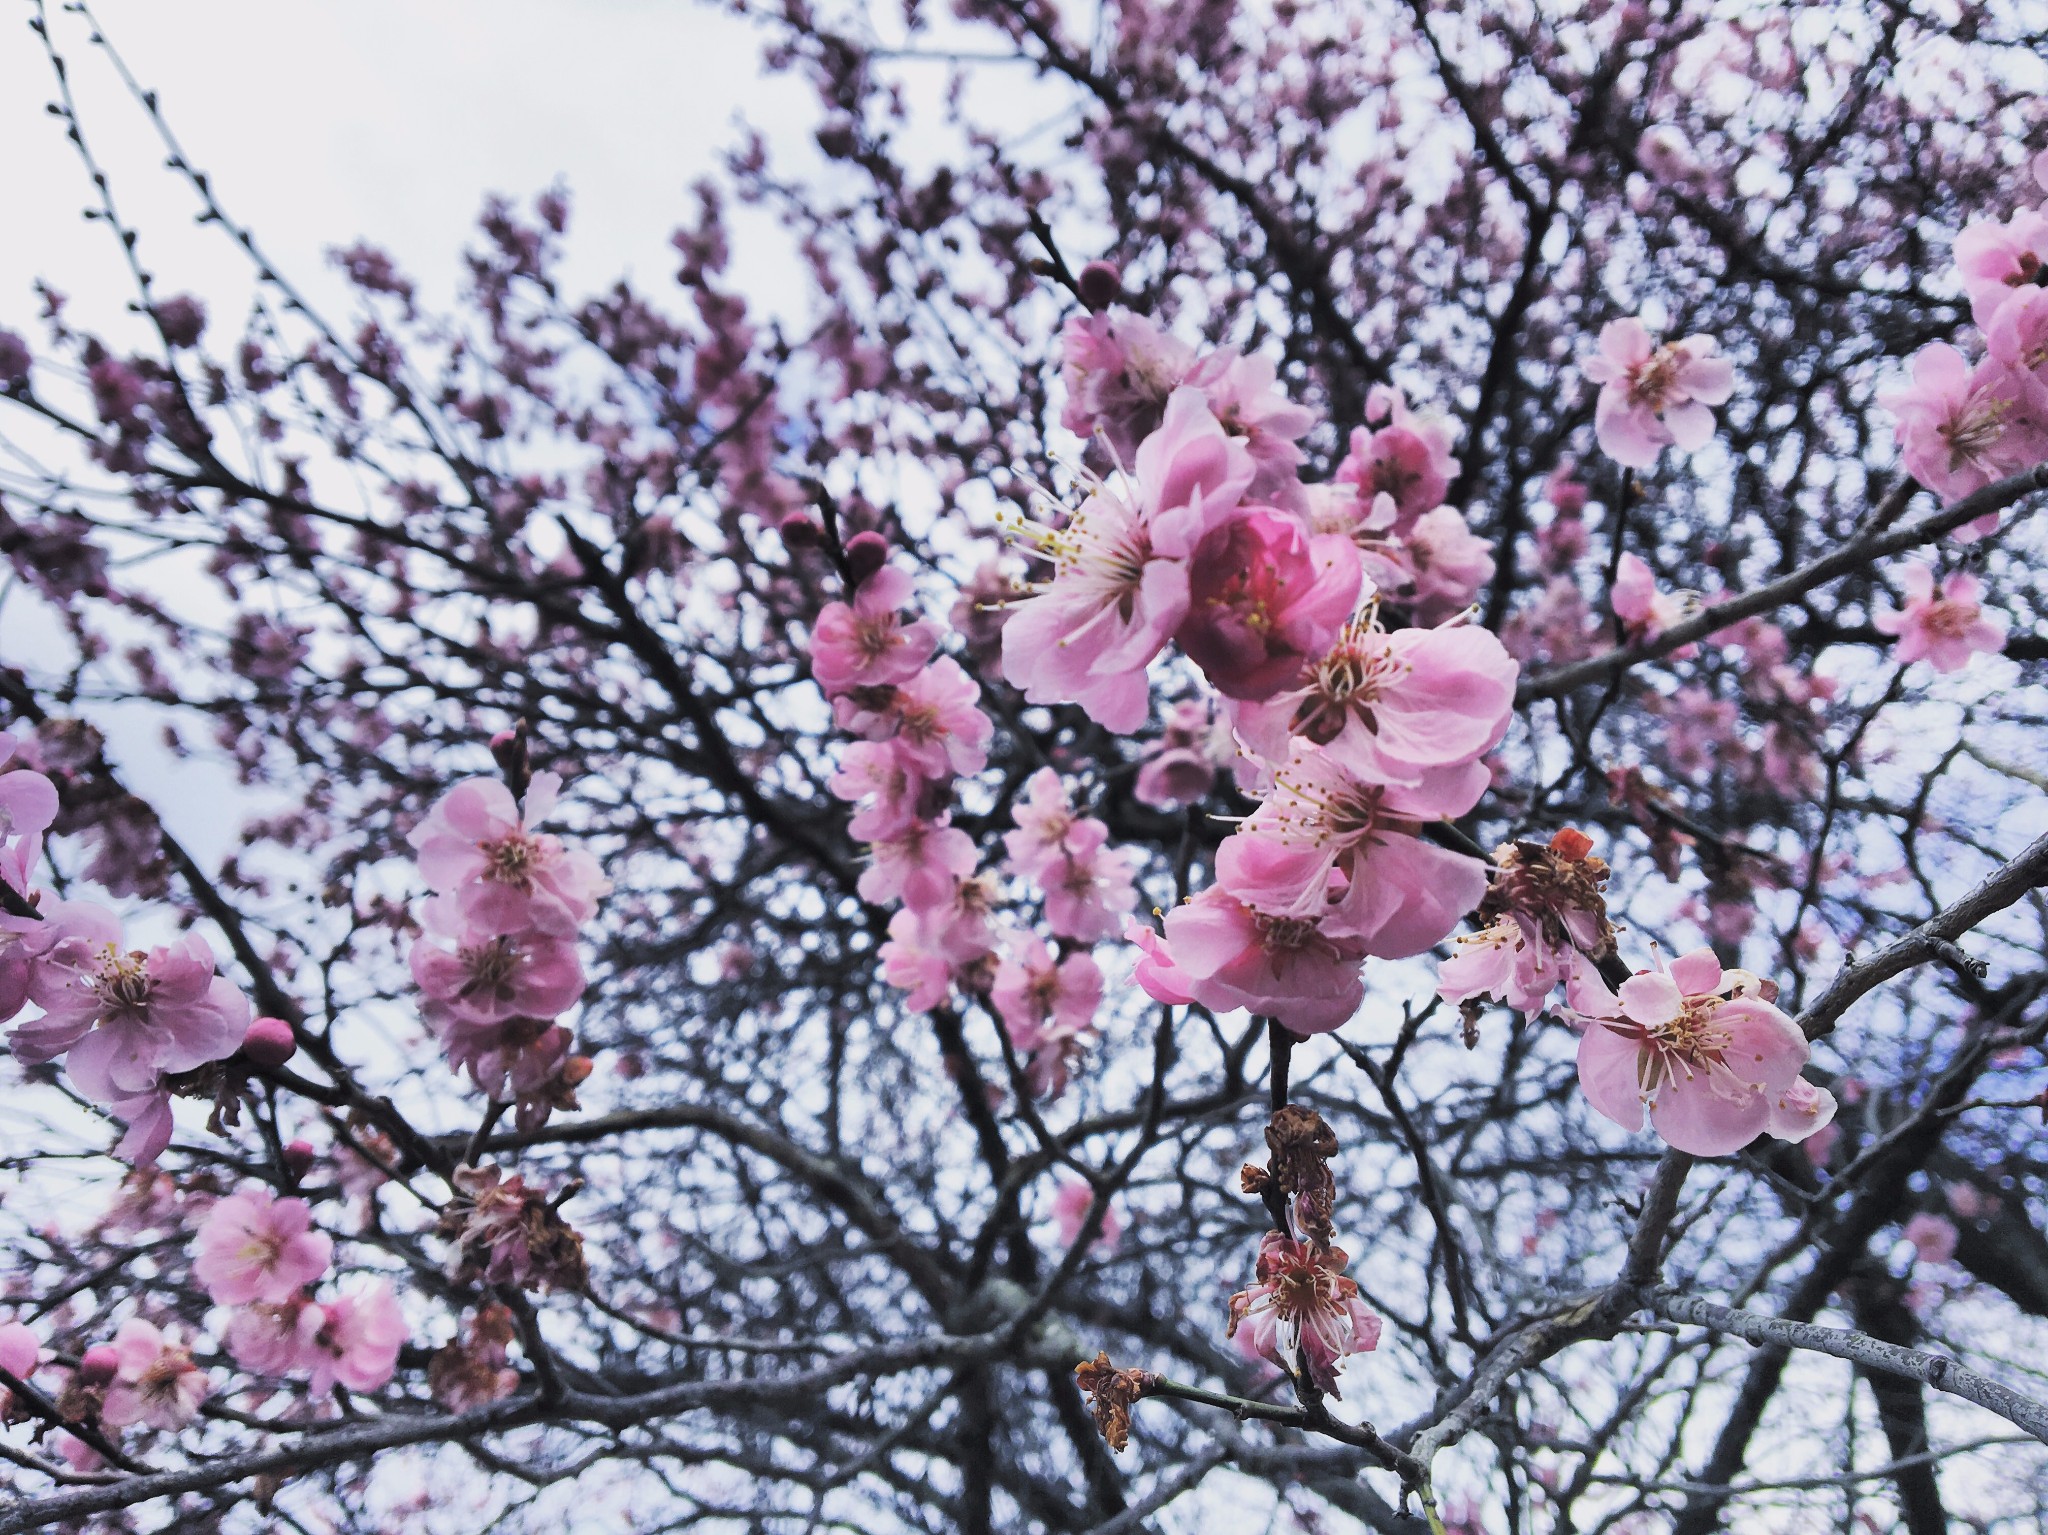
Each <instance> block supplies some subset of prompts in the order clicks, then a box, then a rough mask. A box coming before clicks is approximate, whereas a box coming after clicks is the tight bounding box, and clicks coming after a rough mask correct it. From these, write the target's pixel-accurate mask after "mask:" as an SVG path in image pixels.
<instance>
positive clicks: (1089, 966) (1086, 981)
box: [989, 933, 1103, 1053]
mask: <svg viewBox="0 0 2048 1535" xmlns="http://www.w3.org/2000/svg"><path fill="white" fill-rule="evenodd" d="M1102 984H1103V983H1102V967H1101V966H1099V965H1097V964H1096V963H1095V960H1094V959H1093V958H1092V957H1091V956H1090V955H1088V954H1085V953H1074V954H1069V955H1067V956H1066V957H1065V958H1064V959H1057V958H1055V956H1054V954H1053V951H1052V949H1051V948H1050V947H1049V946H1048V945H1047V944H1046V942H1045V940H1044V939H1042V938H1040V937H1038V936H1036V935H1035V934H1030V933H1025V934H1020V935H1019V936H1018V937H1017V938H1016V939H1015V940H1013V941H1012V943H1011V944H1010V948H1009V952H1008V953H1007V954H1006V955H1005V956H1004V957H1003V961H1002V963H1001V964H999V965H997V966H996V974H995V980H994V982H993V983H992V984H991V985H990V987H989V1004H990V1005H991V1006H992V1007H993V1008H994V1009H995V1011H996V1016H997V1017H999V1018H1001V1019H1002V1020H1003V1028H1004V1029H1005V1030H1006V1031H1007V1032H1008V1034H1009V1036H1010V1042H1011V1043H1012V1044H1014V1045H1015V1046H1016V1047H1017V1048H1018V1049H1019V1050H1020V1051H1024V1052H1026V1053H1029V1052H1030V1051H1033V1050H1037V1049H1039V1048H1040V1047H1041V1046H1043V1045H1045V1044H1046V1043H1048V1042H1049V1041H1052V1040H1057V1039H1065V1038H1070V1037H1073V1036H1076V1035H1079V1034H1081V1033H1084V1032H1085V1031H1086V1030H1087V1029H1089V1028H1090V1027H1091V1026H1092V1024H1093V1023H1094V1019H1095V1012H1096V1009H1097V1008H1099V1007H1100V1006H1101V1005H1102Z"/></svg>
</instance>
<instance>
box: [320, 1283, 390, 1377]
mask: <svg viewBox="0 0 2048 1535" xmlns="http://www.w3.org/2000/svg"><path fill="white" fill-rule="evenodd" d="M320 1310H321V1324H320V1328H319V1331H317V1332H316V1333H314V1334H313V1337H312V1341H311V1342H310V1343H309V1344H308V1345H307V1348H306V1354H305V1358H304V1360H303V1364H304V1366H305V1368H306V1369H307V1370H308V1371H310V1372H311V1375H312V1382H311V1384H312V1389H313V1392H314V1394H315V1395H323V1394H325V1393H326V1391H327V1390H328V1388H329V1387H331V1386H333V1385H334V1384H335V1383H337V1382H339V1383H340V1384H341V1385H344V1386H346V1387H348V1389H349V1390H351V1391H375V1390H376V1389H377V1388H378V1387H379V1386H381V1385H383V1384H384V1383H385V1382H386V1381H388V1380H390V1379H391V1375H392V1372H393V1371H394V1370H396V1369H397V1367H398V1351H399V1349H400V1348H402V1347H403V1346H404V1344H405V1316H404V1313H403V1312H401V1311H400V1310H399V1308H398V1297H397V1296H396V1295H394V1294H393V1293H392V1291H391V1282H390V1281H389V1280H388V1279H378V1280H375V1281H373V1282H371V1283H370V1284H367V1285H364V1286H362V1287H361V1288H359V1289H357V1290H355V1291H353V1292H351V1293H349V1294H345V1295H338V1296H336V1297H335V1298H334V1299H333V1300H330V1301H327V1302H325V1303H324V1304H323V1305H322V1306H321V1308H320Z"/></svg>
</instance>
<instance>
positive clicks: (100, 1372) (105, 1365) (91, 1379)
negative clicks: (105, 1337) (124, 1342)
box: [78, 1343, 121, 1386]
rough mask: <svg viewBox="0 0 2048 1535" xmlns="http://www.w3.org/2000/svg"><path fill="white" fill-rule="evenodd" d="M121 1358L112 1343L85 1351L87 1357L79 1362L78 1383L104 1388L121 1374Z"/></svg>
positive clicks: (102, 1344) (98, 1345)
mask: <svg viewBox="0 0 2048 1535" xmlns="http://www.w3.org/2000/svg"><path fill="white" fill-rule="evenodd" d="M120 1370H121V1356H120V1355H119V1354H118V1353H116V1352H115V1350H114V1345H113V1344H111V1343H101V1344H97V1345H95V1346H94V1347H92V1348H89V1349H87V1350H86V1351H85V1357H84V1358H82V1359H80V1360H79V1361H78V1383H79V1384H80V1385H81V1386H104V1385H106V1384H107V1383H108V1382H110V1381H112V1380H113V1378H114V1377H115V1376H116V1375H117V1374H119V1373H120Z"/></svg>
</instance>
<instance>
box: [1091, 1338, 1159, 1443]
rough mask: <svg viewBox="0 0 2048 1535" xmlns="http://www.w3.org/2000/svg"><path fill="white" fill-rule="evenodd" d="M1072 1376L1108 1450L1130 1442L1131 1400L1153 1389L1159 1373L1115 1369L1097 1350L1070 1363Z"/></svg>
mask: <svg viewBox="0 0 2048 1535" xmlns="http://www.w3.org/2000/svg"><path fill="white" fill-rule="evenodd" d="M1074 1378H1075V1380H1076V1381H1077V1382H1079V1384H1080V1387H1081V1389H1082V1391H1084V1392H1085V1393H1087V1396H1088V1405H1089V1406H1090V1407H1091V1408H1093V1409H1094V1412H1095V1426H1096V1427H1097V1428H1099V1429H1101V1430H1102V1437H1103V1439H1104V1441H1105V1442H1106V1443H1107V1444H1108V1445H1109V1447H1110V1448H1111V1449H1112V1450H1121V1449H1124V1448H1125V1447H1126V1446H1128V1445H1129V1444H1130V1442H1131V1404H1132V1403H1133V1402H1136V1401H1137V1400H1138V1399H1139V1398H1140V1397H1144V1396H1149V1395H1150V1394H1151V1393H1152V1392H1153V1391H1154V1390H1156V1389H1157V1388H1158V1386H1159V1377H1158V1376H1157V1375H1154V1374H1153V1373H1152V1372H1151V1371H1150V1370H1119V1369H1118V1368H1117V1367H1116V1366H1115V1365H1113V1364H1111V1363H1110V1362H1109V1355H1108V1353H1107V1352H1098V1353H1097V1354H1096V1356H1095V1357H1094V1358H1093V1359H1090V1360H1084V1361H1083V1362H1082V1363H1080V1364H1077V1365H1075V1366H1074Z"/></svg>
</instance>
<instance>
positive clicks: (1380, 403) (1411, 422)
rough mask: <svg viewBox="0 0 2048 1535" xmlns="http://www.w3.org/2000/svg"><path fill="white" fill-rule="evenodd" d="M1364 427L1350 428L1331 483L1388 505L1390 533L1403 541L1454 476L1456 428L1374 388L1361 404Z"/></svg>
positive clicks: (1397, 395) (1394, 392) (1440, 498)
mask: <svg viewBox="0 0 2048 1535" xmlns="http://www.w3.org/2000/svg"><path fill="white" fill-rule="evenodd" d="M1366 419H1367V421H1368V422H1373V423H1384V424H1382V425H1380V426H1379V427H1378V430H1374V429H1373V428H1372V427H1371V426H1360V427H1354V428H1352V432H1351V444H1350V447H1351V451H1350V452H1348V453H1347V454H1345V456H1344V459H1343V461H1342V462H1341V463H1339V464H1338V465H1337V471H1336V474H1335V475H1334V476H1333V479H1335V481H1336V482H1337V483H1339V484H1345V485H1353V486H1356V487H1357V489H1358V492H1359V497H1360V499H1361V500H1362V501H1363V502H1365V503H1367V504H1370V503H1371V502H1372V501H1373V500H1374V499H1375V498H1376V497H1379V496H1387V497H1389V498H1390V499H1391V501H1392V505H1393V511H1394V516H1393V519H1392V521H1391V524H1390V531H1392V532H1394V533H1395V534H1397V535H1405V534H1406V533H1407V532H1408V531H1409V529H1411V528H1412V527H1414V525H1415V520H1416V519H1417V518H1418V517H1420V516H1422V514H1423V513H1425V512H1428V511H1431V510H1433V509H1434V508H1436V507H1438V506H1441V505H1442V504H1443V499H1444V492H1445V491H1447V490H1449V489H1450V485H1451V480H1452V478H1453V477H1454V476H1456V474H1457V472H1458V461H1457V459H1455V458H1453V457H1452V456H1451V443H1452V440H1453V439H1454V438H1455V436H1456V435H1457V428H1456V427H1455V426H1454V425H1453V424H1452V423H1451V422H1450V421H1449V420H1447V419H1446V418H1444V417H1442V416H1422V415H1417V414H1415V413H1414V412H1412V411H1410V410H1409V409H1408V404H1407V402H1406V401H1405V400H1404V399H1402V397H1401V394H1400V392H1399V391H1398V390H1394V389H1389V388H1387V387H1386V386H1384V385H1380V384H1375V385H1374V386H1373V388H1372V391H1371V393H1370V394H1369V395H1368V396H1367V400H1366Z"/></svg>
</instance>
